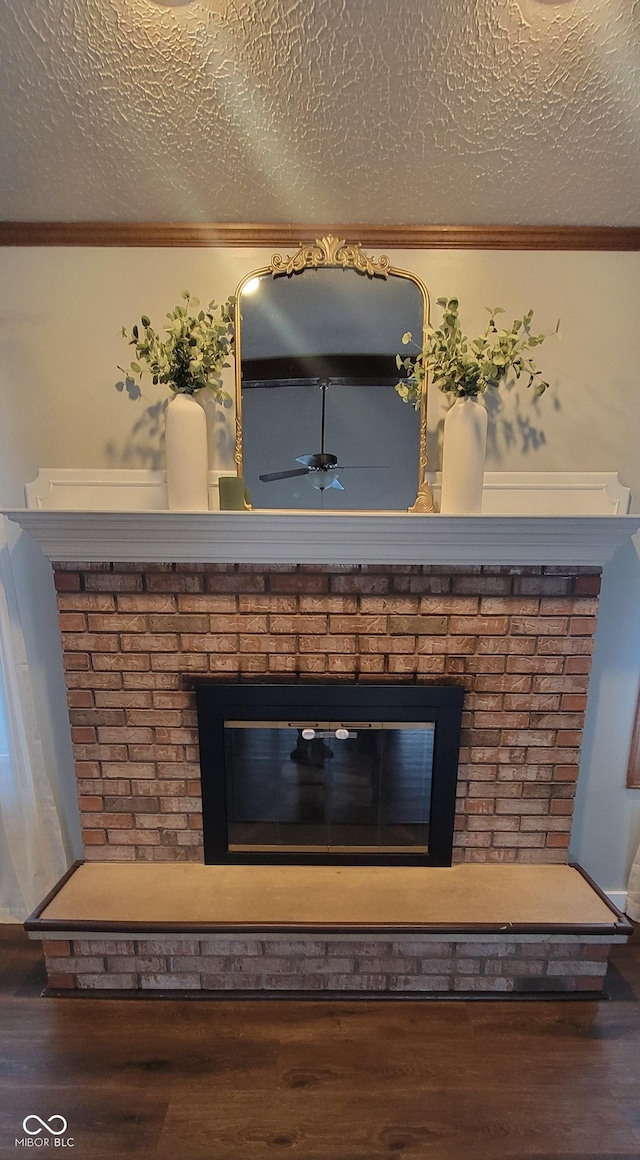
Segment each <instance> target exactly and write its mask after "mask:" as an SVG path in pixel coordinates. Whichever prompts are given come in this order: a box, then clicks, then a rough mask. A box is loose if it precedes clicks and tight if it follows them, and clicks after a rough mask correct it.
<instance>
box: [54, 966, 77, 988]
mask: <svg viewBox="0 0 640 1160" xmlns="http://www.w3.org/2000/svg"><path fill="white" fill-rule="evenodd" d="M47 984H48V986H49V987H51V989H52V990H54V991H73V990H75V987H76V977H75V975H64V974H59V973H57V972H51V971H49V969H48V968H47Z"/></svg>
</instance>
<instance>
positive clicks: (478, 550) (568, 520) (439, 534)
mask: <svg viewBox="0 0 640 1160" xmlns="http://www.w3.org/2000/svg"><path fill="white" fill-rule="evenodd" d="M4 514H5V515H6V516H8V518H9V519H11V520H13V521H14V522H15V523H17V524H19V526H20V527H21V528H22V529H23V530H24V531H26V532H28V533H29V535H31V536H32V537H33V539H34V540H35V541H36V542H37V543H38V544H39V546H40V547H41V549H42V551H43V552H44V553H45V555H46V556H48V557H49V559H50V560H59V561H66V562H75V561H100V562H104V561H127V562H140V563H145V562H150V561H153V562H159V563H221V564H222V563H236V564H297V563H301V564H329V565H331V564H470V565H473V564H505V565H508V564H513V565H517V564H521V565H536V564H547V565H554V564H555V565H562V564H565V565H593V566H596V565H604V564H605V563H607V561H608V560H610V559H611V557H612V556H613V554H614V552H615V551H616V549H617V548H618V547H619V546H620V545H621V544H623V543H624V542H625V541H626V540H627V539H629V538H630V537H631V536H633V535H634V533H635V532H637V531H638V529H639V528H640V515H635V516H621V515H617V516H611V515H595V516H594V515H578V516H575V515H571V516H561V515H557V516H509V515H480V516H449V515H413V514H408V513H404V512H402V513H400V512H394V513H378V512H358V513H354V512H333V513H331V514H328V513H323V512H305V513H299V512H295V513H294V512H282V511H279V512H273V511H252V512H194V513H185V512H180V513H175V512H166V511H164V512H163V511H137V512H131V511H130V512H123V511H119V512H114V511H102V512H101V511H90V512H89V511H55V510H46V511H38V510H31V511H29V510H27V509H17V510H16V509H14V510H11V511H5V512H4Z"/></svg>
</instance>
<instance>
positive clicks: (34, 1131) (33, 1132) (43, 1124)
mask: <svg viewBox="0 0 640 1160" xmlns="http://www.w3.org/2000/svg"><path fill="white" fill-rule="evenodd" d="M30 1120H31V1121H35V1122H36V1124H40V1127H39V1128H28V1127H27V1124H28V1123H29V1121H30ZM54 1120H58V1121H59V1123H61V1124H62V1127H61V1128H59V1129H58V1130H56V1129H55V1128H52V1127H51V1125H52V1123H53V1121H54ZM43 1128H44V1129H45V1131H46V1132H49V1133H50V1135H52V1136H62V1135H64V1133H65V1132H66V1130H67V1121H66V1120H65V1118H64V1116H49V1119H48V1120H46V1121H45V1120H41V1119H40V1116H27V1117H26V1118H25V1119H24V1120H23V1121H22V1130H23V1131H24V1132H26V1133H27V1135H28V1136H38V1135H39V1134H40V1132H41V1131H42V1129H43Z"/></svg>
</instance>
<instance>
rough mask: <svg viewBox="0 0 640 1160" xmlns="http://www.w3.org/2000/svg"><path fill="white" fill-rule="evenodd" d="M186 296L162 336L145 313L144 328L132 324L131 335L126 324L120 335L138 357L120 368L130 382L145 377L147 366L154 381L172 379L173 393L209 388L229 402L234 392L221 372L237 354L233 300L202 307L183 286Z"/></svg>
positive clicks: (175, 309) (170, 315) (219, 401)
mask: <svg viewBox="0 0 640 1160" xmlns="http://www.w3.org/2000/svg"><path fill="white" fill-rule="evenodd" d="M182 298H183V299H184V305H178V306H176V307H175V308H174V309H173V310H172V311H171V313H170V314H167V318H168V319H169V324H168V326H166V327H165V329H164V332H163V334H162V335H160V334H158V333H157V331H155V330H154V329H153V327H152V326H151V322H150V321H149V319H148V318H147V316H146V315H145V314H143V315H142V318H141V323H142V326H141V327H138V326H133V327H132V328H131V334H129V333H128V331H127V330H126V328H125V327H124V326H123V328H122V335H123V337H124V338H127V339H128V340H129V346H133V347H134V348H135V352H136V359H137V360H139V361H136V362H132V363H131V364H130V367H129V369H128V370H125V369H124V367H118V370H120V371H122V373H123V374H124V375H125V376H126V377H127V379H129V380H130V379H131V377H132V376H137V377H138V378H139V379H141V378H142V375H143V374H144V370H145V369H146V370H147V372H148V373H149V374H150V375H151V376H152V380H153V382H154V383H168V385H169V386H170V387H171V390H172V391H173V392H174V393H175V394H183V395H193V394H195V392H196V391H200V390H203V389H204V388H205V387H208V388H209V389H210V390H211V391H213V394H214V397H215V399H216V402H218V403H221V404H223V405H228V404H230V402H231V396H230V395H229V393H228V392H227V391H225V390H223V385H222V370H223V369H224V368H225V367H228V366H230V365H231V364H230V363H229V362H228V359H229V357H230V356H231V355H233V353H234V332H233V307H234V304H235V299H234V298H228V299H227V301H226V302H223V303H222V305H221V306H220V307H218V306H216V303H215V302H210V303H209V305H208V306H207V308H206V310H198V307H199V306H200V302H199V300H198V299H197V298H194V297H192V295H191V294H190V293H189V291H188V290H183V292H182ZM196 311H197V313H196ZM141 362H143V363H146V368H143V367H141V366H140V363H141Z"/></svg>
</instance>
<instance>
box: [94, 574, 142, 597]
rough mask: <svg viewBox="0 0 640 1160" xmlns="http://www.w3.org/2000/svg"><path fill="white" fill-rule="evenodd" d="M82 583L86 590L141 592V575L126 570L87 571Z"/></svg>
mask: <svg viewBox="0 0 640 1160" xmlns="http://www.w3.org/2000/svg"><path fill="white" fill-rule="evenodd" d="M84 584H85V589H86V590H87V592H141V591H142V576H140V575H139V574H136V573H126V572H113V573H110V572H89V573H87V575H86V576H85V578H84Z"/></svg>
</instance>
